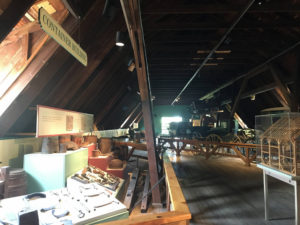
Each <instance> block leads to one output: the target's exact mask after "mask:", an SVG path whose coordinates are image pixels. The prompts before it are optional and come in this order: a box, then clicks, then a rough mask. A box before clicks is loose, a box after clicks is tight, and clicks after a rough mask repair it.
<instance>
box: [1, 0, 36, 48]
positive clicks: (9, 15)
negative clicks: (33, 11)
mask: <svg viewBox="0 0 300 225" xmlns="http://www.w3.org/2000/svg"><path fill="white" fill-rule="evenodd" d="M33 3H34V0H22V1H19V0H12V1H11V2H10V4H9V5H8V7H7V8H6V9H5V11H4V12H3V13H2V14H1V16H0V24H1V26H0V43H1V42H2V41H3V40H4V38H5V37H6V36H7V35H8V34H9V32H10V31H11V30H12V29H13V28H14V27H15V25H16V24H17V23H18V22H19V20H20V19H21V18H22V17H23V16H24V15H25V13H26V12H27V11H28V9H29V8H30V7H31V5H32V4H33Z"/></svg>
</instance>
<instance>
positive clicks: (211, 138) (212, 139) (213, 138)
mask: <svg viewBox="0 0 300 225" xmlns="http://www.w3.org/2000/svg"><path fill="white" fill-rule="evenodd" d="M205 141H209V142H218V143H221V142H223V140H222V138H221V137H220V136H219V135H217V134H210V135H208V136H207V137H206V138H205ZM209 146H210V148H214V147H215V146H216V145H215V144H210V145H209ZM216 153H224V149H223V148H222V147H221V148H218V149H217V150H216Z"/></svg>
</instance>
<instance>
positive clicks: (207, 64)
mask: <svg viewBox="0 0 300 225" xmlns="http://www.w3.org/2000/svg"><path fill="white" fill-rule="evenodd" d="M217 65H218V63H205V64H204V66H217Z"/></svg>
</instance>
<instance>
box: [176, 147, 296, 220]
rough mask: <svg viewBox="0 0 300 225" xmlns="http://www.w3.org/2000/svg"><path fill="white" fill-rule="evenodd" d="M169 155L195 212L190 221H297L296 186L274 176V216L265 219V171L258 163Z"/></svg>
mask: <svg viewBox="0 0 300 225" xmlns="http://www.w3.org/2000/svg"><path fill="white" fill-rule="evenodd" d="M170 155H171V156H172V158H173V162H176V163H174V164H173V167H174V169H175V172H176V174H177V177H178V179H179V182H180V184H181V187H182V189H183V193H184V195H185V198H186V201H187V203H188V205H189V208H190V211H191V213H192V220H191V224H202V225H266V224H268V225H275V224H276V225H292V224H294V192H293V187H292V186H290V185H288V184H285V183H282V182H280V181H277V180H275V179H273V178H269V198H270V217H271V220H270V221H265V220H264V202H263V180H262V171H261V170H260V169H258V168H256V166H255V165H252V166H251V167H247V166H245V165H244V163H243V162H242V161H241V159H239V158H228V157H217V158H212V159H209V160H206V159H204V158H203V157H202V156H194V155H192V154H191V153H187V152H183V153H182V156H180V157H177V158H176V156H175V153H170Z"/></svg>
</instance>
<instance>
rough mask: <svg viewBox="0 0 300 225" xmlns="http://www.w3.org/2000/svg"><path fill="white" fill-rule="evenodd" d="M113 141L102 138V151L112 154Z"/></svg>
mask: <svg viewBox="0 0 300 225" xmlns="http://www.w3.org/2000/svg"><path fill="white" fill-rule="evenodd" d="M111 145H112V140H111V138H101V142H100V151H101V152H102V153H103V154H105V153H109V152H111Z"/></svg>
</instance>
